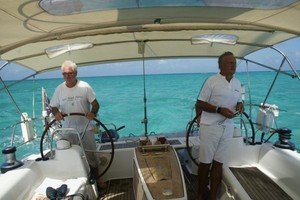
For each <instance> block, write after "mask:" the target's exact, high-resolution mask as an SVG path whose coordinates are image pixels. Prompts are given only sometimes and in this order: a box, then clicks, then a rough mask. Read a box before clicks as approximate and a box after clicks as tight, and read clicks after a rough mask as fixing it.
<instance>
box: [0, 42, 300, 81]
mask: <svg viewBox="0 0 300 200" xmlns="http://www.w3.org/2000/svg"><path fill="white" fill-rule="evenodd" d="M275 47H276V48H278V49H279V50H281V51H282V52H284V53H285V55H286V56H288V58H289V59H290V61H291V63H292V64H293V65H294V67H295V68H296V69H297V70H300V38H296V39H292V40H289V41H286V42H283V43H281V44H278V45H276V46H275ZM248 58H250V59H254V60H258V61H260V62H263V63H265V64H266V65H268V66H273V67H275V68H278V66H279V65H280V63H281V58H280V57H278V53H276V52H275V51H274V50H270V49H269V50H262V51H259V52H257V53H254V54H252V55H251V56H249V57H248ZM0 63H1V62H0ZM2 63H3V62H2ZM145 65H146V73H147V74H165V73H201V72H216V71H218V67H217V63H216V60H213V59H205V60H201V61H200V60H198V59H176V60H155V61H153V60H152V61H146V62H145ZM207 66H211V67H210V68H209V70H208V69H207ZM204 67H206V71H203V69H204ZM243 70H244V68H243V67H240V68H239V67H238V71H243ZM253 70H255V71H257V70H261V68H254V69H253ZM91 72H92V73H91ZM142 72H143V68H142V62H141V61H139V62H123V63H115V64H111V63H110V64H102V65H97V66H93V67H81V68H79V69H78V76H79V77H86V76H91V75H92V76H115V75H136V74H142ZM30 74H32V72H31V71H30V70H27V69H24V68H22V67H18V66H14V67H9V66H8V67H5V68H4V69H3V70H1V71H0V76H1V78H2V79H3V80H14V79H21V78H24V77H26V76H28V75H30ZM58 77H61V72H60V70H56V71H52V72H47V73H44V74H40V75H37V76H36V78H43V79H44V78H58Z"/></svg>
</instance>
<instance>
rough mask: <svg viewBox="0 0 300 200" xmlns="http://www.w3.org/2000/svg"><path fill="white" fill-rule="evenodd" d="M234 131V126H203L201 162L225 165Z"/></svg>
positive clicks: (201, 128) (200, 151)
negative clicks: (214, 162) (215, 162)
mask: <svg viewBox="0 0 300 200" xmlns="http://www.w3.org/2000/svg"><path fill="white" fill-rule="evenodd" d="M233 130H234V127H233V126H224V125H204V124H201V125H200V148H199V161H200V162H202V163H206V164H209V163H212V161H213V160H215V161H218V162H220V163H224V161H225V158H226V153H227V152H226V151H227V147H228V145H229V141H230V139H231V138H232V137H233Z"/></svg>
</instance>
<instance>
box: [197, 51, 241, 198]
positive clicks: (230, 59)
mask: <svg viewBox="0 0 300 200" xmlns="http://www.w3.org/2000/svg"><path fill="white" fill-rule="evenodd" d="M218 63H219V69H220V72H219V73H218V74H216V75H213V76H211V77H209V78H208V79H207V80H206V82H205V83H204V85H203V87H202V89H201V92H200V94H199V97H198V99H197V102H196V112H197V115H198V114H199V113H201V118H199V120H200V150H199V161H200V163H199V168H198V177H199V191H198V193H199V194H198V200H203V199H204V196H205V193H206V185H207V184H206V183H207V178H208V174H209V170H210V167H211V173H210V194H209V199H210V200H215V199H216V198H217V191H218V188H219V185H220V182H221V178H222V165H223V163H224V158H225V154H226V150H227V146H228V140H229V139H230V138H232V136H233V130H234V125H233V120H232V118H233V117H235V114H236V112H243V111H244V106H243V103H242V99H241V83H240V81H239V80H238V79H236V78H235V77H234V74H235V72H236V58H235V57H234V55H233V53H231V52H225V53H224V54H222V55H221V56H220V57H219V60H218Z"/></svg>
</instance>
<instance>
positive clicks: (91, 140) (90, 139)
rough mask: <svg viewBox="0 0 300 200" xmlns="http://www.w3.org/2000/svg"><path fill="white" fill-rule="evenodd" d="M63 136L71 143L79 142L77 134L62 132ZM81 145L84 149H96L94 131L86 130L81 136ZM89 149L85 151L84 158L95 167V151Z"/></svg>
mask: <svg viewBox="0 0 300 200" xmlns="http://www.w3.org/2000/svg"><path fill="white" fill-rule="evenodd" d="M63 137H64V138H65V139H67V140H68V141H69V142H71V144H79V140H78V135H76V134H72V133H64V135H63ZM82 145H83V148H84V149H85V150H91V151H96V140H95V131H94V130H88V131H86V133H85V135H84V137H83V138H82ZM91 151H85V155H86V158H87V160H88V163H89V164H90V165H91V166H92V167H97V163H98V158H97V155H96V153H94V152H91Z"/></svg>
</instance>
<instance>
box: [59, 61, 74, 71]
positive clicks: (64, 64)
mask: <svg viewBox="0 0 300 200" xmlns="http://www.w3.org/2000/svg"><path fill="white" fill-rule="evenodd" d="M65 67H72V69H73V71H74V72H77V65H76V63H74V62H73V61H71V60H66V61H65V62H63V64H62V65H61V71H63V70H64V68H65Z"/></svg>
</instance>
